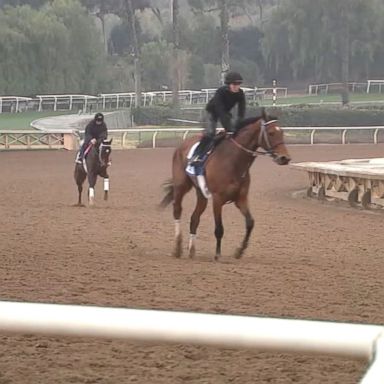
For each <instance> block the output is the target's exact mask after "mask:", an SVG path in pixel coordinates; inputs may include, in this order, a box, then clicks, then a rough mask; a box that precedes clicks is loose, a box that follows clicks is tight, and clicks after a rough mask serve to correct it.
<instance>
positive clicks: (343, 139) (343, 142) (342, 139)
mask: <svg viewBox="0 0 384 384" xmlns="http://www.w3.org/2000/svg"><path fill="white" fill-rule="evenodd" d="M346 134H347V129H344V130H343V133H342V136H341V144H345V135H346Z"/></svg>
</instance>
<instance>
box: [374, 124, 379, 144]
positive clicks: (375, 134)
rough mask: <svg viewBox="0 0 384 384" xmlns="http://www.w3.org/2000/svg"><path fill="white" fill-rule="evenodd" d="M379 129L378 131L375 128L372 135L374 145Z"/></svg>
mask: <svg viewBox="0 0 384 384" xmlns="http://www.w3.org/2000/svg"><path fill="white" fill-rule="evenodd" d="M379 129H380V128H376V129H375V132H374V134H373V143H374V144H377V136H378V134H379Z"/></svg>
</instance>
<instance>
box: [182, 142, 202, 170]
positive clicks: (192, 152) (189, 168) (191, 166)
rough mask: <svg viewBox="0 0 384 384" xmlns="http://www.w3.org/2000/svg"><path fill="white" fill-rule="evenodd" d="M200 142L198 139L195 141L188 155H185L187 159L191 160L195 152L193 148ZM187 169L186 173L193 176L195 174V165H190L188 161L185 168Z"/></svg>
mask: <svg viewBox="0 0 384 384" xmlns="http://www.w3.org/2000/svg"><path fill="white" fill-rule="evenodd" d="M199 144H200V141H198V142H197V143H195V144H193V145H192V147H191V149H190V150H189V152H188V155H187V159H188V160H191V159H192V157H193V154H194V153H195V150H196V148H197V146H198V145H199ZM185 170H186V171H187V173H188V174H189V175H191V176H195V175H196V170H195V167H194V166H193V165H191V164H190V163H189V162H188V165H187V168H186V169H185Z"/></svg>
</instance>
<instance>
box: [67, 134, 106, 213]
mask: <svg viewBox="0 0 384 384" xmlns="http://www.w3.org/2000/svg"><path fill="white" fill-rule="evenodd" d="M111 145H112V139H111V140H102V141H101V142H99V143H97V144H96V145H93V144H90V147H89V150H88V149H87V150H86V152H87V156H86V157H85V160H83V164H77V163H76V167H75V175H74V176H75V181H76V184H77V189H78V191H79V200H78V203H77V205H78V206H83V205H82V203H81V194H82V192H83V183H84V181H85V179H86V178H87V177H88V184H89V189H88V201H89V205H94V203H95V185H96V180H97V176H101V177H103V178H104V200H108V191H109V176H108V173H107V168H108V167H109V157H110V155H111V152H112V147H111Z"/></svg>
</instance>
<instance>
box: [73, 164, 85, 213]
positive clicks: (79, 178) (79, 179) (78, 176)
mask: <svg viewBox="0 0 384 384" xmlns="http://www.w3.org/2000/svg"><path fill="white" fill-rule="evenodd" d="M80 167H81V166H79V165H78V164H76V168H75V181H76V184H77V191H78V200H77V206H78V207H82V206H83V204H82V201H81V196H82V193H83V183H84V181H85V179H86V177H87V176H86V174H85V173H84V172H83V170H82V169H81V168H80Z"/></svg>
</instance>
